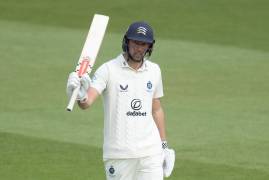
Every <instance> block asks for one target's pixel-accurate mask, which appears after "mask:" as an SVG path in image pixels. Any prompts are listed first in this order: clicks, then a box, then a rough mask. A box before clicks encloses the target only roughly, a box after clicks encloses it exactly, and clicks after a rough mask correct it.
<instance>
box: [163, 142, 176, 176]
mask: <svg viewBox="0 0 269 180" xmlns="http://www.w3.org/2000/svg"><path fill="white" fill-rule="evenodd" d="M165 143H166V142H165ZM163 151H164V162H163V174H164V176H165V177H169V176H170V175H171V173H172V171H173V169H174V164H175V151H174V150H173V149H169V148H168V146H167V143H166V144H165V145H164V143H163Z"/></svg>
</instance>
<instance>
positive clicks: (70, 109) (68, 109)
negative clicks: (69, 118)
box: [66, 86, 80, 112]
mask: <svg viewBox="0 0 269 180" xmlns="http://www.w3.org/2000/svg"><path fill="white" fill-rule="evenodd" d="M79 88H80V87H79V86H78V87H77V88H76V89H74V91H73V93H72V96H71V98H70V100H69V103H68V105H67V108H66V110H67V111H70V112H71V111H72V110H73V107H74V104H75V102H76V99H77V96H78V91H79Z"/></svg>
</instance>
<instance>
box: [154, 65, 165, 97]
mask: <svg viewBox="0 0 269 180" xmlns="http://www.w3.org/2000/svg"><path fill="white" fill-rule="evenodd" d="M156 71H157V72H158V78H157V84H156V89H155V92H154V96H153V97H154V98H161V97H163V81H162V73H161V70H160V67H159V66H157V68H156Z"/></svg>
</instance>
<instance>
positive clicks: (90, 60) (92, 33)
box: [66, 14, 109, 111]
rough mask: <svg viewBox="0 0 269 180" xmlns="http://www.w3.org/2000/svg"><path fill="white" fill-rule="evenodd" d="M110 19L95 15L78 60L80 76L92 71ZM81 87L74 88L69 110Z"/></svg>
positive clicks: (77, 67) (77, 70)
mask: <svg viewBox="0 0 269 180" xmlns="http://www.w3.org/2000/svg"><path fill="white" fill-rule="evenodd" d="M108 20H109V17H108V16H105V15H100V14H95V15H94V17H93V20H92V23H91V26H90V29H89V32H88V35H87V38H86V41H85V43H84V46H83V49H82V52H81V54H80V57H79V60H78V64H77V66H76V69H75V71H76V72H77V73H78V76H79V77H81V76H83V74H85V73H88V74H90V73H91V71H92V68H93V66H94V63H95V60H96V57H97V54H98V52H99V49H100V46H101V44H102V41H103V38H104V35H105V31H106V27H107V24H108ZM79 88H80V87H77V88H76V89H74V91H73V93H72V96H71V98H70V100H69V103H68V105H67V108H66V109H67V111H72V110H73V107H74V104H75V102H76V98H77V94H78V92H79Z"/></svg>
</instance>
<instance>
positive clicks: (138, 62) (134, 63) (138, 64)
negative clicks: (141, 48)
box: [123, 53, 143, 70]
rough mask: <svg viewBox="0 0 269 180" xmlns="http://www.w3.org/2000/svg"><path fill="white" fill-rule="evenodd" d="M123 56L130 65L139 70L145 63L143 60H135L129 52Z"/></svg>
mask: <svg viewBox="0 0 269 180" xmlns="http://www.w3.org/2000/svg"><path fill="white" fill-rule="evenodd" d="M123 56H124V58H125V60H126V61H127V63H128V65H129V66H130V67H131V68H133V69H135V70H138V69H139V68H140V67H141V66H142V64H143V60H141V61H134V60H133V59H132V58H131V57H130V56H128V54H127V53H124V54H123Z"/></svg>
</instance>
